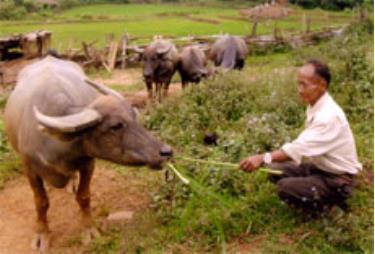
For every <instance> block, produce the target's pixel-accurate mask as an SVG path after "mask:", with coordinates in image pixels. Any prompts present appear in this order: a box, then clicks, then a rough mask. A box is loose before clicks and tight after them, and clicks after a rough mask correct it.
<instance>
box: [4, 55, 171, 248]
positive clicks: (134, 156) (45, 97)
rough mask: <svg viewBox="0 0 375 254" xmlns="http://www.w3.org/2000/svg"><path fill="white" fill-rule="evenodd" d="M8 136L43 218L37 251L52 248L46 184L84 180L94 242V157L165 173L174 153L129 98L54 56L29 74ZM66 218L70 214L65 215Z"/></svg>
mask: <svg viewBox="0 0 375 254" xmlns="http://www.w3.org/2000/svg"><path fill="white" fill-rule="evenodd" d="M5 124H6V132H7V134H8V137H9V141H10V143H11V145H12V146H13V148H14V149H15V150H16V151H17V152H18V153H19V155H20V157H21V159H22V162H23V164H24V167H25V173H26V176H27V178H28V181H29V183H30V185H31V188H32V191H33V193H34V199H35V200H34V201H35V206H36V211H37V227H36V233H37V235H36V238H35V240H34V241H33V242H34V247H36V248H38V249H39V250H41V251H44V250H45V249H46V248H48V245H49V239H50V234H49V232H50V230H49V227H48V223H47V210H48V207H49V201H48V196H47V193H46V190H45V187H44V181H47V182H48V183H50V184H51V185H53V186H55V187H57V188H62V187H64V186H65V185H66V184H67V183H68V181H69V179H71V178H72V176H73V175H75V173H76V172H78V173H79V175H80V179H79V185H78V190H77V193H76V200H77V202H78V204H79V206H80V208H81V211H82V215H83V216H82V218H83V220H82V222H83V226H84V227H85V232H86V234H87V235H86V236H87V237H89V238H92V237H95V235H96V233H97V231H96V230H95V228H94V227H93V224H92V219H91V213H90V188H89V185H90V180H91V177H92V174H93V170H94V158H101V159H104V160H108V161H112V162H115V163H118V164H122V165H149V166H150V167H151V168H160V167H161V165H162V163H163V162H164V161H165V160H166V159H168V157H170V156H171V155H172V150H171V148H170V147H169V146H167V145H165V144H163V143H161V142H160V141H158V140H157V139H156V138H155V137H153V136H152V135H151V134H150V133H149V132H148V131H147V130H146V129H144V128H143V127H142V126H141V125H140V124H139V123H138V122H137V121H136V113H135V111H134V110H133V108H132V107H131V106H130V105H129V104H128V103H127V102H126V101H125V100H124V99H123V97H122V96H121V95H120V94H118V93H116V92H114V91H112V90H110V89H109V88H107V87H106V86H103V85H100V84H96V83H94V82H91V81H89V80H87V79H86V76H85V74H84V73H83V71H82V69H81V68H80V67H79V66H78V65H76V64H74V63H72V62H69V61H64V60H60V59H57V58H54V57H51V56H47V57H46V58H44V59H43V60H41V61H38V62H36V63H33V64H32V65H29V66H27V67H26V68H25V69H23V70H22V71H21V72H20V74H19V77H18V82H17V85H16V87H15V89H14V91H13V92H12V94H11V95H10V97H9V100H8V102H7V105H6V109H5ZM62 216H63V215H62Z"/></svg>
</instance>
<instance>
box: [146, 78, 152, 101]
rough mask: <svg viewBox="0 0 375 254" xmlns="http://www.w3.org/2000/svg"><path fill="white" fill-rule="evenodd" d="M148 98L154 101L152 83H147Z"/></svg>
mask: <svg viewBox="0 0 375 254" xmlns="http://www.w3.org/2000/svg"><path fill="white" fill-rule="evenodd" d="M146 87H147V94H148V98H149V99H152V83H149V82H146Z"/></svg>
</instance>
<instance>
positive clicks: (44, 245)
mask: <svg viewBox="0 0 375 254" xmlns="http://www.w3.org/2000/svg"><path fill="white" fill-rule="evenodd" d="M50 243H51V235H50V233H37V234H36V235H35V237H34V239H33V240H32V242H31V248H32V249H33V250H36V251H39V252H40V253H43V254H44V253H47V251H48V250H49V247H50Z"/></svg>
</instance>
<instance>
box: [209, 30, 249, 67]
mask: <svg viewBox="0 0 375 254" xmlns="http://www.w3.org/2000/svg"><path fill="white" fill-rule="evenodd" d="M247 54H248V48H247V45H246V43H245V41H244V40H243V39H242V38H240V37H237V36H228V35H225V36H223V37H220V38H219V39H217V40H216V42H215V43H214V44H213V45H212V48H211V51H210V53H209V58H210V60H212V61H213V62H214V64H215V66H220V67H222V68H224V69H239V70H241V69H242V68H243V67H244V65H245V59H246V56H247Z"/></svg>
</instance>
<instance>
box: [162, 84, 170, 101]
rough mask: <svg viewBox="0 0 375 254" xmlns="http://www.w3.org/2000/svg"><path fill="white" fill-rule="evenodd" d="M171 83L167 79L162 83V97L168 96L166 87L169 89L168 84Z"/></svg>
mask: <svg viewBox="0 0 375 254" xmlns="http://www.w3.org/2000/svg"><path fill="white" fill-rule="evenodd" d="M170 83H171V81H170V80H169V81H168V82H166V83H164V85H163V97H164V98H165V97H167V96H168V89H169V84H170Z"/></svg>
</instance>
